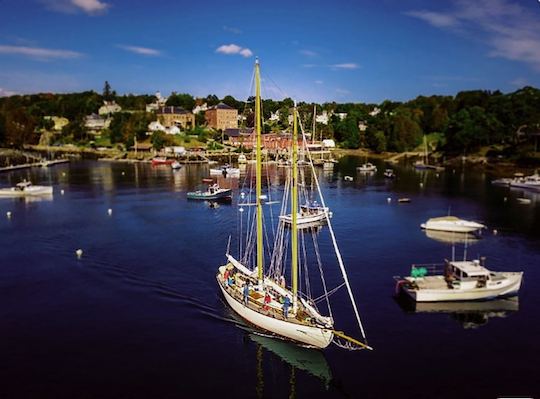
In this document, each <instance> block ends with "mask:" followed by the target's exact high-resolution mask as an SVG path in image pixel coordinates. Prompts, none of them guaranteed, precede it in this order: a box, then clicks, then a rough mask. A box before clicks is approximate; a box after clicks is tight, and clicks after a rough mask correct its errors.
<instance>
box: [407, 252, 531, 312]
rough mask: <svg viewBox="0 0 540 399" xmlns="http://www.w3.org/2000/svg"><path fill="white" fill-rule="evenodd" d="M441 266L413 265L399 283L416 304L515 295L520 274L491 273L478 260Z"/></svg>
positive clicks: (520, 277)
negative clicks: (408, 273)
mask: <svg viewBox="0 0 540 399" xmlns="http://www.w3.org/2000/svg"><path fill="white" fill-rule="evenodd" d="M440 266H443V265H413V266H412V269H411V275H410V276H408V277H405V278H404V279H401V278H396V279H397V280H398V282H397V285H396V291H399V290H401V291H402V292H404V293H405V294H407V295H408V296H409V297H411V298H412V299H413V300H415V301H416V302H446V301H476V300H488V299H494V298H499V297H505V296H512V295H517V294H518V292H519V289H520V287H521V281H522V278H523V272H494V271H491V270H488V269H487V268H485V267H484V266H483V265H482V264H481V262H480V260H473V261H446V262H445V264H444V268H439V267H440Z"/></svg>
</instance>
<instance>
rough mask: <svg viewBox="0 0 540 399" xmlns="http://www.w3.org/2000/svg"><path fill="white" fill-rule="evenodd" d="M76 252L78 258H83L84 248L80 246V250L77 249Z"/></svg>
mask: <svg viewBox="0 0 540 399" xmlns="http://www.w3.org/2000/svg"><path fill="white" fill-rule="evenodd" d="M75 254H76V255H77V258H79V259H81V257H82V254H83V250H82V249H80V248H79V249H78V250H76V251H75Z"/></svg>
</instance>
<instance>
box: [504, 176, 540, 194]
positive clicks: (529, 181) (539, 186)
mask: <svg viewBox="0 0 540 399" xmlns="http://www.w3.org/2000/svg"><path fill="white" fill-rule="evenodd" d="M510 187H513V188H525V189H529V190H536V191H540V175H538V174H536V173H535V174H534V175H530V176H525V177H517V178H515V179H512V181H511V182H510Z"/></svg>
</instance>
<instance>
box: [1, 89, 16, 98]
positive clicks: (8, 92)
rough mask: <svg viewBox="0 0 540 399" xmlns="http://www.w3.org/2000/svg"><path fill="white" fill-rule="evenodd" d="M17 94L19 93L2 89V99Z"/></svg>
mask: <svg viewBox="0 0 540 399" xmlns="http://www.w3.org/2000/svg"><path fill="white" fill-rule="evenodd" d="M15 94H17V93H16V92H14V91H11V90H6V89H3V88H2V87H0V97H9V96H14V95H15Z"/></svg>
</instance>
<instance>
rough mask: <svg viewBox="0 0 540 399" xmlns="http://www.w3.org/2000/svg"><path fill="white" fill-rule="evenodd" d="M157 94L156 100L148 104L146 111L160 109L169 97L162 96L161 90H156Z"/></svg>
mask: <svg viewBox="0 0 540 399" xmlns="http://www.w3.org/2000/svg"><path fill="white" fill-rule="evenodd" d="M155 96H156V101H154V102H153V103H150V104H146V112H152V111H157V110H158V109H160V108H161V107H163V106H164V105H165V103H166V102H167V99H166V98H165V97H162V96H161V93H160V92H159V90H158V91H156V94H155Z"/></svg>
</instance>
